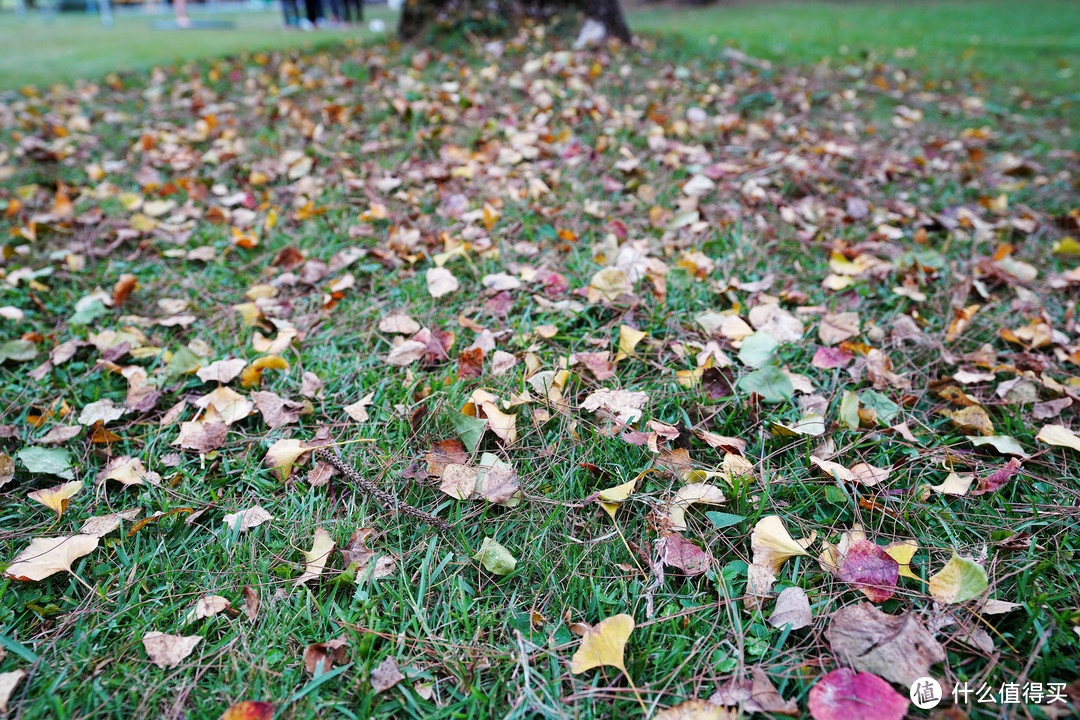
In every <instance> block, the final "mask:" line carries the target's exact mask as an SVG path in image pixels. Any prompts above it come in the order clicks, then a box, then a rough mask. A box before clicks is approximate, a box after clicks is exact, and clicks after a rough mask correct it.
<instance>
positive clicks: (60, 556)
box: [5, 535, 98, 581]
mask: <svg viewBox="0 0 1080 720" xmlns="http://www.w3.org/2000/svg"><path fill="white" fill-rule="evenodd" d="M97 545H98V539H97V538H96V537H95V536H93V535H72V536H70V537H56V538H34V539H33V540H31V541H30V545H29V546H27V548H26V549H25V550H23V551H22V552H21V553H19V554H18V555H16V556H15V559H14V560H13V561H12V562H11V565H9V566H8V569H7V570H6V571H5V574H6V575H7V576H8V577H10V578H14V579H16V580H23V581H29V580H44V579H45V578H47V577H49V576H50V575H53V574H55V573H58V572H60V571H64V572H71V564H72V563H73V562H75V561H76V560H78V559H79V558H81V557H82V556H83V555H89V554H90V553H91V552H93V551H94V549H95V548H97Z"/></svg>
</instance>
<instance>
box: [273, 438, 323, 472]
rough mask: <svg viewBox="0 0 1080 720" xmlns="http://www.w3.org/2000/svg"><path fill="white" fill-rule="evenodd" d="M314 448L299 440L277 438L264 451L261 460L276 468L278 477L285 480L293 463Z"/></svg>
mask: <svg viewBox="0 0 1080 720" xmlns="http://www.w3.org/2000/svg"><path fill="white" fill-rule="evenodd" d="M314 449H315V447H314V446H311V445H305V444H304V442H303V441H301V440H295V439H291V438H290V439H282V440H277V441H275V442H274V444H273V445H271V446H270V447H269V449H268V450H267V451H266V457H265V458H264V459H263V462H264V464H265V465H266V466H267V467H269V468H274V469H276V470H277V476H278V478H279V479H280V480H282V481H285V480H288V479H289V475H291V474H292V469H293V465H295V464H296V463H297V462H299V460H300V458H301V456H303V455H304V454H305V453H308V452H311V451H312V450H314Z"/></svg>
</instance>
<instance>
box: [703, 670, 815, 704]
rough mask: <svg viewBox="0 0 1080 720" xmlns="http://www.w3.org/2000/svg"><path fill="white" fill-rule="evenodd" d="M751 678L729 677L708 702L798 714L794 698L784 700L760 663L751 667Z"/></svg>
mask: <svg viewBox="0 0 1080 720" xmlns="http://www.w3.org/2000/svg"><path fill="white" fill-rule="evenodd" d="M751 675H752V679H743V680H738V679H736V678H734V677H733V678H731V679H730V680H728V681H727V682H726V683H724V684H723V685H721V686H720V687H719V688H718V689H717V691H716V692H715V693H713V695H712V697H711V698H709V702H711V703H715V704H717V705H724V706H729V707H730V706H736V705H737V706H739V707H741V708H742V710H743V711H744V712H745V713H747V714H750V713H777V714H780V715H798V714H799V706H798V704H797V703H796V702H795V701H794V700H784V698H782V697H781V696H780V693H779V692H777V690H776V687H775V686H774V685H773V684H772V680H770V679H769V676H768V674H767V673H766V672H765V670H763V669H762V667H761V666H760V665H755V666H754V667H753V668H752V669H751Z"/></svg>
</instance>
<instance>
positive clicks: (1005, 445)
mask: <svg viewBox="0 0 1080 720" xmlns="http://www.w3.org/2000/svg"><path fill="white" fill-rule="evenodd" d="M968 440H970V441H971V444H972V445H974V446H975V447H982V446H983V445H989V446H990V447H992V448H994V449H995V450H997V451H998V452H999V453H1001V454H1002V455H1018V456H1020V457H1022V458H1026V457H1028V454H1027V453H1026V452H1024V448H1022V447H1020V443H1018V442H1017V441H1016V438H1014V437H1010V436H1009V435H990V436H989V437H978V436H972V437H969V438H968Z"/></svg>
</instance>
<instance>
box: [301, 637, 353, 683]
mask: <svg viewBox="0 0 1080 720" xmlns="http://www.w3.org/2000/svg"><path fill="white" fill-rule="evenodd" d="M348 644H349V638H347V637H345V636H344V635H342V636H341V637H337V638H334V639H333V640H327V641H326V642H321V643H311V644H310V645H308V646H307V647H306V648H305V649H304V669H305V670H307V671H308V672H309V673H312V674H314V675H322V674H324V673H328V672H330V670H331V669H333V667H334V663H338V664H340V663H343V662H345V660H346V658H347V657H348V651H346V649H345V646H346V645H348Z"/></svg>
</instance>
